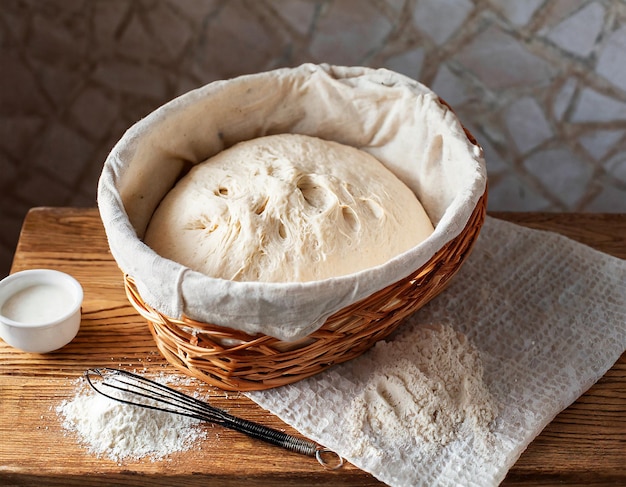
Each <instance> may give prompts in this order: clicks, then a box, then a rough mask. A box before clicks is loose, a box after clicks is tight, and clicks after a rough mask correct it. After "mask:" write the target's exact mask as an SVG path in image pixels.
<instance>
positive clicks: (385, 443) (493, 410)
mask: <svg viewBox="0 0 626 487" xmlns="http://www.w3.org/2000/svg"><path fill="white" fill-rule="evenodd" d="M416 336H417V339H416ZM407 337H408V335H407ZM410 337H411V340H409V339H407V338H403V336H402V335H399V336H398V337H397V338H396V339H394V340H393V341H392V342H379V343H378V344H377V345H376V346H375V347H374V348H373V349H372V353H373V357H372V360H373V361H376V362H377V363H378V364H379V366H378V368H377V369H374V370H375V371H374V372H373V373H371V372H370V375H369V376H368V377H367V378H366V379H365V387H364V388H363V389H362V390H361V391H360V393H358V394H357V396H356V397H355V398H354V400H353V403H352V405H351V411H353V412H354V414H352V415H349V420H348V427H349V432H350V434H351V435H352V437H354V438H359V439H360V444H358V445H357V449H358V448H359V447H361V448H363V447H364V446H365V445H366V444H370V445H372V446H374V447H376V448H380V449H385V450H388V451H403V450H405V451H406V450H408V449H409V448H415V447H416V446H418V447H419V448H420V449H422V450H423V451H425V452H430V453H432V452H434V451H435V450H437V449H439V448H443V447H445V446H446V445H447V444H448V443H450V442H451V441H453V440H454V439H456V438H457V436H458V435H459V434H460V432H463V433H465V434H472V435H473V436H474V448H475V449H476V450H479V451H482V452H483V453H487V454H488V452H489V443H490V437H491V436H490V435H491V434H490V423H492V421H493V420H494V419H495V418H496V416H497V413H498V408H497V405H496V403H495V401H494V400H493V398H492V396H491V395H490V393H489V390H488V389H487V387H486V385H485V383H484V382H483V365H482V362H481V358H480V355H479V353H478V351H477V350H476V349H475V348H474V347H473V346H472V345H471V343H470V342H469V341H468V340H467V338H466V337H465V336H464V335H461V334H458V333H457V332H456V331H455V330H454V329H453V328H452V327H450V326H444V325H432V326H431V325H429V326H423V327H421V328H420V329H419V331H418V333H417V335H415V334H412V335H410ZM380 364H383V365H382V367H381V366H380Z"/></svg>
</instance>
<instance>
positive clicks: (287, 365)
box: [124, 139, 487, 391]
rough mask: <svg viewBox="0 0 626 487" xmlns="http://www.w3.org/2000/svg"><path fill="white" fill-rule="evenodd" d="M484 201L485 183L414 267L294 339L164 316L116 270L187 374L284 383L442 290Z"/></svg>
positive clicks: (222, 383) (224, 383) (227, 386)
mask: <svg viewBox="0 0 626 487" xmlns="http://www.w3.org/2000/svg"><path fill="white" fill-rule="evenodd" d="M470 140H471V139H470ZM486 203H487V191H486V190H485V193H484V195H483V196H482V197H481V199H480V200H479V202H478V204H477V205H476V207H475V208H474V211H473V212H472V215H471V217H470V219H469V221H468V223H467V225H466V226H465V227H464V229H463V231H462V232H461V233H460V234H459V235H458V236H457V237H456V238H454V239H453V240H451V241H450V242H448V243H447V244H446V245H444V246H443V247H442V248H441V249H440V250H439V251H438V252H437V253H436V254H435V255H434V256H433V257H432V258H431V259H430V260H429V261H428V262H427V263H426V264H425V265H424V266H422V267H421V268H420V269H418V270H416V271H415V272H413V273H411V274H410V275H409V276H407V277H405V278H404V279H401V280H400V281H398V282H396V283H394V284H392V285H390V286H388V287H386V288H384V289H382V290H380V291H378V292H376V293H374V294H372V295H371V296H369V297H367V298H365V299H363V300H361V301H359V302H357V303H354V304H352V305H350V306H347V307H345V308H343V309H342V310H339V311H338V312H337V313H335V314H334V315H332V316H331V317H330V318H328V320H327V321H326V322H325V323H324V325H323V326H322V327H321V328H319V329H318V330H317V331H315V332H313V333H311V334H310V335H308V336H307V337H306V338H304V339H302V340H299V341H297V342H295V343H292V342H284V341H281V340H279V339H277V338H274V337H270V336H266V335H256V336H250V335H248V334H246V333H243V332H240V331H238V330H233V329H229V328H225V327H221V326H216V325H211V324H208V323H201V322H198V321H194V320H191V319H188V318H184V317H183V319H181V320H178V319H172V318H170V317H167V316H164V315H163V314H161V313H160V312H158V311H156V310H155V309H153V308H151V307H150V306H148V305H147V304H146V303H145V302H144V301H143V299H142V298H141V296H140V295H139V292H138V291H137V287H136V286H135V282H134V280H133V278H132V277H131V276H129V275H126V276H124V283H125V288H126V294H127V296H128V299H129V301H130V303H131V304H132V305H133V306H134V307H135V309H136V310H137V311H138V312H139V314H141V315H142V316H143V317H144V318H145V319H146V320H147V321H148V324H149V326H150V330H151V332H152V334H153V336H154V339H155V341H156V344H157V346H158V348H159V350H160V352H161V353H162V354H163V355H164V357H165V358H166V359H167V360H168V362H170V363H171V364H173V365H174V366H175V367H177V368H179V369H181V370H183V371H184V372H186V373H187V374H189V375H192V376H194V377H197V378H199V379H201V380H203V381H205V382H207V383H209V384H211V385H214V386H217V387H219V388H221V389H224V390H230V391H252V390H263V389H269V388H272V387H277V386H281V385H285V384H289V383H292V382H296V381H298V380H301V379H304V378H306V377H310V376H312V375H315V374H317V373H319V372H321V371H323V370H325V369H326V368H328V367H330V366H332V365H334V364H338V363H341V362H345V361H347V360H350V359H352V358H354V357H357V356H358V355H360V354H362V353H363V352H365V351H366V350H367V349H369V348H370V347H372V346H373V345H374V344H375V343H376V342H377V341H378V340H381V339H383V338H385V337H386V336H388V335H389V334H390V333H392V332H393V331H394V330H395V329H396V328H397V327H398V326H399V325H400V324H401V322H402V320H403V319H404V318H406V317H407V316H409V315H411V314H412V313H414V312H415V311H416V310H418V309H419V308H421V307H422V306H424V305H425V304H426V303H427V302H428V301H430V300H431V299H432V298H434V297H435V296H437V295H438V294H439V293H440V292H442V291H443V290H444V289H445V287H446V285H447V284H448V282H449V280H450V279H451V278H452V277H453V276H454V274H456V272H457V271H458V270H459V269H460V267H461V264H462V263H463V261H464V260H465V259H466V258H467V256H468V255H469V253H470V251H471V249H472V247H473V245H474V243H475V241H476V238H477V237H478V233H479V232H480V228H481V227H482V224H483V221H484V218H485V212H486Z"/></svg>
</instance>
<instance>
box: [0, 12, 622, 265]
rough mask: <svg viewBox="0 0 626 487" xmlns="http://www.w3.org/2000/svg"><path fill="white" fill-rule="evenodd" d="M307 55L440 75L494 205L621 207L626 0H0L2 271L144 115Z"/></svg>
mask: <svg viewBox="0 0 626 487" xmlns="http://www.w3.org/2000/svg"><path fill="white" fill-rule="evenodd" d="M303 62H328V63H334V64H345V65H367V66H374V67H388V68H391V69H394V70H397V71H400V72H402V73H405V74H407V75H409V76H411V77H414V78H416V79H418V80H420V81H422V82H423V83H425V84H427V85H429V86H431V87H432V88H433V89H434V90H435V91H436V92H438V94H440V95H441V96H442V97H444V98H445V99H446V100H447V101H448V102H449V103H450V104H451V105H452V106H453V107H454V108H455V109H456V111H457V113H458V114H459V116H460V117H461V119H462V120H463V121H464V123H466V125H468V126H469V127H470V129H471V130H472V131H473V132H474V133H475V135H476V137H477V138H478V139H479V141H480V142H481V143H482V145H483V146H484V148H485V151H486V155H487V162H488V170H489V177H490V187H491V192H490V201H489V208H490V209H492V210H518V211H526V210H547V211H593V212H597V211H599V212H617V211H619V212H624V211H626V2H625V1H623V0H595V1H589V0H473V1H472V0H334V1H333V0H328V1H324V0H247V1H246V0H226V1H224V0H0V223H2V232H0V276H1V275H4V274H6V273H8V270H9V265H10V261H11V258H12V254H13V251H14V248H15V243H16V240H17V235H18V232H19V228H20V225H21V222H22V219H23V217H24V215H25V212H26V211H27V210H28V208H30V207H32V206H41V205H77V206H94V205H95V188H96V183H97V179H98V175H99V172H100V168H101V165H102V162H103V160H104V158H105V157H106V154H107V153H108V151H109V150H110V148H111V147H112V145H113V144H114V143H115V141H116V140H118V139H119V137H120V135H121V134H122V133H123V131H124V130H125V129H126V128H128V127H129V126H130V125H131V124H133V123H134V122H135V121H137V120H138V119H139V118H141V117H142V116H144V115H146V114H147V113H149V112H150V111H152V110H153V109H155V108H156V107H158V106H159V105H161V104H163V103H164V102H165V101H167V100H170V99H171V98H173V97H175V96H176V95H178V94H180V93H183V92H185V91H188V90H189V89H192V88H194V87H197V86H200V85H202V84H205V83H207V82H210V81H213V80H215V79H220V78H228V77H232V76H236V75H239V74H244V73H251V72H257V71H261V70H266V69H271V68H275V67H280V66H294V65H298V64H300V63H303Z"/></svg>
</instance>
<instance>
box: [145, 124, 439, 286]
mask: <svg viewBox="0 0 626 487" xmlns="http://www.w3.org/2000/svg"><path fill="white" fill-rule="evenodd" d="M432 232H433V226H432V224H431V222H430V220H429V218H428V216H427V215H426V212H425V211H424V209H423V207H422V205H421V204H420V202H419V201H418V200H417V198H416V196H415V194H414V193H413V192H412V191H411V190H410V189H409V188H408V187H407V186H406V185H405V184H404V183H402V182H401V181H400V180H399V179H398V178H397V177H396V176H395V175H394V174H393V173H392V172H391V171H390V170H388V169H387V168H386V167H385V166H384V165H383V164H382V163H380V162H379V161H378V160H377V159H376V158H374V157H373V156H371V155H370V154H368V153H367V152H365V151H362V150H359V149H356V148H354V147H350V146H347V145H343V144H339V143H337V142H332V141H327V140H322V139H319V138H316V137H310V136H305V135H296V134H279V135H270V136H265V137H259V138H256V139H252V140H248V141H244V142H240V143H238V144H236V145H234V146H233V147H230V148H228V149H226V150H224V151H222V152H220V153H218V154H217V155H215V156H213V157H211V158H209V159H207V160H206V161H204V162H202V163H200V164H197V165H196V166H194V167H193V168H192V169H191V170H190V172H189V173H188V174H187V175H185V176H184V177H183V178H182V179H181V180H180V181H179V182H178V183H177V184H176V185H175V186H174V188H172V189H171V190H170V191H169V192H168V193H167V194H166V195H165V197H164V199H163V201H162V202H161V203H160V205H159V206H158V208H157V209H156V211H155V213H154V215H153V216H152V218H151V220H150V223H149V225H148V228H147V231H146V235H145V239H144V241H145V243H146V244H147V245H149V246H150V247H151V248H152V249H154V250H155V251H156V252H157V253H158V254H160V255H161V256H163V257H166V258H168V259H171V260H173V261H176V262H178V263H180V264H183V265H185V266H187V267H189V268H191V269H193V270H196V271H199V272H202V273H204V274H206V275H208V276H211V277H217V278H223V279H229V280H238V281H261V282H304V281H312V280H321V279H326V278H329V277H334V276H340V275H345V274H350V273H353V272H357V271H359V270H363V269H366V268H369V267H374V266H377V265H380V264H383V263H385V262H387V261H388V260H389V259H391V258H393V257H395V256H397V255H399V254H401V253H402V252H404V251H406V250H408V249H410V248H412V247H414V246H415V245H417V244H418V243H420V242H421V241H422V240H424V239H425V238H426V237H428V236H429V235H430V234H431V233H432Z"/></svg>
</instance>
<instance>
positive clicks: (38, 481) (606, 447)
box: [0, 208, 626, 487]
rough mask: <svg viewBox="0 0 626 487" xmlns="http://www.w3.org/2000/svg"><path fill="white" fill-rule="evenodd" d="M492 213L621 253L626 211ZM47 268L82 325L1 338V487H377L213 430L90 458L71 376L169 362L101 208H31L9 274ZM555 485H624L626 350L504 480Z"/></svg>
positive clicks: (235, 404) (254, 415)
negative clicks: (64, 338)
mask: <svg viewBox="0 0 626 487" xmlns="http://www.w3.org/2000/svg"><path fill="white" fill-rule="evenodd" d="M493 216H496V217H499V218H504V219H507V220H511V221H514V222H517V223H520V224H523V225H527V226H530V227H533V228H540V229H549V230H554V231H557V232H560V233H563V234H565V235H568V236H570V237H572V238H574V239H576V240H578V241H581V242H583V243H586V244H588V245H591V246H593V247H595V248H597V249H599V250H602V251H604V252H607V253H610V254H613V255H616V256H618V257H621V258H626V215H582V214H512V213H511V214H507V213H501V214H494V215H493ZM41 267H43V268H53V269H58V270H61V271H64V272H67V273H69V274H71V275H73V276H74V277H76V278H77V279H78V280H79V281H80V282H81V284H82V285H83V287H84V291H85V299H84V303H83V321H82V326H81V330H80V332H79V334H78V336H77V337H76V338H75V340H74V341H73V342H72V343H71V344H70V345H68V346H67V347H65V348H63V349H61V350H60V351H58V352H55V353H52V354H47V355H37V354H28V353H23V352H19V351H17V350H14V349H12V348H10V347H8V346H7V345H5V344H4V342H1V341H0V485H38V486H39V485H80V486H89V485H103V484H106V485H110V484H116V485H127V486H131V485H132V486H138V485H141V486H151V485H168V486H170V485H177V486H191V485H199V486H200V485H202V486H208V485H220V486H226V487H227V486H235V485H246V486H270V485H272V486H296V485H298V486H301V485H327V486H331V485H332V486H374V485H382V484H381V483H380V482H378V481H376V480H375V479H374V478H373V477H372V476H371V475H369V474H367V473H364V472H363V471H361V470H359V469H357V468H356V467H354V466H352V465H350V464H348V465H345V466H344V468H342V469H340V470H337V471H332V472H331V471H325V470H323V469H322V468H321V467H320V466H319V465H318V464H317V462H316V461H315V460H313V459H310V458H307V457H302V456H300V455H298V454H291V453H286V452H284V451H283V450H280V449H278V448H275V447H272V446H266V445H264V444H261V443H260V442H258V441H254V440H250V439H248V438H247V437H244V436H242V435H240V434H238V433H234V432H231V431H227V430H222V429H221V428H218V429H219V435H217V434H216V433H215V432H214V431H215V430H211V432H210V434H209V438H208V439H207V440H205V441H204V442H203V443H202V444H201V445H200V449H199V450H198V451H189V452H185V453H182V454H174V455H172V456H171V458H170V459H169V460H167V461H161V462H155V463H153V462H151V461H142V462H130V463H124V464H123V465H122V466H120V465H118V464H117V463H116V462H113V461H110V460H106V459H98V458H95V457H94V456H92V455H90V454H89V453H88V452H86V450H85V449H83V448H82V447H80V446H79V445H77V444H76V442H75V440H74V439H73V438H72V437H69V436H67V435H66V433H65V432H64V430H63V428H62V426H61V424H60V421H59V418H58V417H57V414H56V413H55V411H54V407H55V406H56V405H58V404H59V403H60V402H61V401H62V400H64V399H68V398H70V397H72V394H73V392H74V390H75V387H76V385H75V379H76V378H77V377H79V376H80V375H81V374H82V373H83V371H84V370H85V369H86V368H88V367H101V366H122V367H123V368H130V369H132V368H137V369H142V368H144V367H147V368H148V369H149V370H156V369H159V370H161V369H162V370H167V371H172V369H170V368H169V366H167V365H165V364H164V361H163V359H162V358H161V357H160V355H159V354H158V352H157V349H156V346H155V345H154V342H153V340H152V337H151V335H150V333H149V330H148V327H147V326H146V324H145V323H144V321H143V320H142V318H140V317H139V316H138V315H137V313H136V312H135V311H134V309H133V308H132V307H131V306H130V305H129V304H128V302H127V300H126V297H125V294H124V290H123V285H122V276H121V273H120V271H119V270H118V268H117V266H116V264H115V262H114V261H113V259H112V257H111V254H110V253H109V249H108V246H107V242H106V238H105V236H104V231H103V228H102V225H101V223H100V219H99V216H98V213H97V211H96V210H95V209H75V208H35V209H33V210H31V211H30V212H29V214H28V216H27V217H26V219H25V222H24V226H23V229H22V233H21V236H20V240H19V243H18V246H17V251H16V254H15V258H14V262H13V267H12V272H16V271H20V270H24V269H29V268H41ZM172 372H173V371H172ZM203 387H205V386H203ZM201 392H203V393H207V394H210V395H211V396H212V397H213V402H214V403H215V405H216V406H218V407H223V408H227V409H229V410H230V411H231V412H233V413H235V414H237V415H239V416H242V417H245V418H247V419H251V420H253V421H258V422H260V423H264V424H267V425H269V426H273V427H276V428H281V429H284V430H286V431H288V432H290V433H293V434H297V432H295V431H294V430H293V429H292V428H290V427H289V426H287V425H285V424H284V423H282V422H281V421H280V420H279V419H277V418H276V417H274V416H272V415H271V414H269V413H267V412H266V411H264V410H262V409H261V408H259V407H258V406H257V405H256V404H254V403H253V402H252V401H250V400H248V399H247V398H245V397H243V396H238V395H234V396H233V394H232V393H231V394H228V395H227V394H224V393H223V392H220V391H218V390H216V389H213V388H210V387H208V386H206V391H201ZM556 484H558V485H564V484H566V485H580V486H583V485H584V486H600V485H626V354H624V355H622V357H621V358H620V360H619V361H618V362H617V363H616V364H615V366H614V367H613V368H612V369H611V370H610V371H609V372H608V373H607V374H606V375H605V376H604V377H603V378H602V379H601V380H600V381H599V382H598V383H597V384H596V385H595V386H593V387H592V388H591V389H590V390H589V391H588V392H587V393H586V394H585V395H583V396H582V397H581V398H580V399H579V400H578V401H576V403H574V404H573V405H572V406H571V407H569V408H568V409H567V410H565V411H563V412H562V413H561V414H559V415H558V416H557V417H556V419H555V420H554V421H553V422H552V423H551V424H549V425H548V426H547V427H546V429H545V430H544V431H543V432H542V433H541V435H539V436H538V437H537V438H536V439H535V441H533V442H532V444H531V445H530V446H529V448H528V449H527V450H526V451H525V452H524V453H523V455H522V456H521V458H520V459H519V461H518V462H517V464H516V465H515V466H514V467H513V468H512V469H511V470H510V472H509V474H508V476H507V478H506V480H505V481H504V483H503V485H509V486H511V485H525V486H529V485H530V486H548V485H556Z"/></svg>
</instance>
